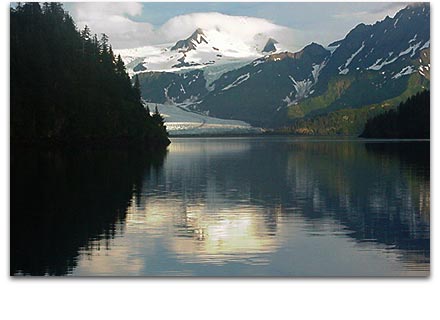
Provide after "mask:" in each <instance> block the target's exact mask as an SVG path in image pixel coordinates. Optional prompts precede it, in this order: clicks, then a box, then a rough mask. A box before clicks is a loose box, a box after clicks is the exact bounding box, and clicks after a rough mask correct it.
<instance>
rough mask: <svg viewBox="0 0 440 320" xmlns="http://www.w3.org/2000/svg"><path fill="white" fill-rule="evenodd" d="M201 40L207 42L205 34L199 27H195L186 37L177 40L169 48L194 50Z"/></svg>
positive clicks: (185, 50)
mask: <svg viewBox="0 0 440 320" xmlns="http://www.w3.org/2000/svg"><path fill="white" fill-rule="evenodd" d="M203 42H204V43H208V40H207V39H206V35H205V33H204V32H203V30H202V29H201V28H197V29H196V30H195V31H194V32H193V33H192V34H191V35H190V36H189V37H188V38H186V39H183V40H179V41H177V42H176V44H175V45H174V46H173V47H172V48H171V50H175V51H179V52H183V53H185V52H188V51H190V50H195V49H196V48H197V45H199V44H201V43H203Z"/></svg>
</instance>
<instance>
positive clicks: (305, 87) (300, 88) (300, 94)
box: [289, 76, 313, 100]
mask: <svg viewBox="0 0 440 320" xmlns="http://www.w3.org/2000/svg"><path fill="white" fill-rule="evenodd" d="M289 79H290V80H291V81H292V83H293V87H294V88H295V90H296V94H295V98H296V99H297V100H299V99H302V98H306V97H307V95H308V94H309V92H310V90H311V89H312V86H313V82H312V81H311V80H310V79H304V80H300V81H296V80H295V79H294V78H293V77H292V76H289Z"/></svg>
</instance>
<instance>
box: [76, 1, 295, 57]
mask: <svg viewBox="0 0 440 320" xmlns="http://www.w3.org/2000/svg"><path fill="white" fill-rule="evenodd" d="M141 13H142V4H140V3H74V4H72V10H71V14H72V16H73V17H74V19H75V21H76V23H77V25H78V27H79V28H83V27H84V25H88V26H89V27H90V28H91V29H92V32H93V33H97V34H100V33H106V34H107V35H108V36H109V38H110V43H111V44H112V45H113V47H114V48H115V49H123V48H124V49H125V48H134V47H139V46H145V45H153V44H163V43H172V42H175V41H177V40H180V39H183V38H186V37H188V36H189V35H190V34H191V33H192V32H194V30H195V29H196V28H202V29H204V30H218V31H221V32H222V33H225V34H228V35H230V36H232V37H231V38H237V39H240V40H241V41H243V42H248V41H249V42H251V41H252V39H255V37H258V36H260V37H261V38H262V39H263V38H264V39H265V40H267V37H269V36H270V37H274V38H275V39H277V40H278V41H279V42H280V43H282V44H284V45H285V46H286V47H287V48H289V49H299V47H298V45H299V44H298V42H295V41H297V40H298V39H299V37H300V35H299V33H298V32H296V31H295V30H293V29H290V28H287V27H283V26H280V25H276V24H274V23H272V22H270V21H268V20H266V19H262V18H254V17H245V16H230V15H225V14H221V13H217V12H207V13H192V14H186V15H180V16H176V17H173V18H171V19H170V20H168V21H167V22H165V23H164V24H163V25H162V26H160V27H159V28H156V29H155V28H153V26H152V25H151V24H150V23H147V22H137V21H134V20H133V19H132V18H133V17H135V16H139V15H141ZM300 42H301V43H302V42H303V41H300Z"/></svg>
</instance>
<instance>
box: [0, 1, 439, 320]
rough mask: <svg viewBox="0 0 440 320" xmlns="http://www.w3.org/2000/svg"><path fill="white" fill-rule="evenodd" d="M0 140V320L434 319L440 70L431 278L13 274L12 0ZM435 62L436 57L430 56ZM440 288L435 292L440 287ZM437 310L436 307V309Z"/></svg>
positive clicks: (5, 37) (5, 17) (5, 36)
mask: <svg viewBox="0 0 440 320" xmlns="http://www.w3.org/2000/svg"><path fill="white" fill-rule="evenodd" d="M436 8H437V4H434V3H431V21H432V29H431V30H432V31H431V38H433V40H432V41H431V44H432V47H431V56H432V57H434V56H435V55H434V53H436V52H438V45H437V40H438V37H437V35H438V34H439V29H438V28H439V25H440V24H439V22H438V20H437V19H436V17H437V14H436V13H437V11H436ZM1 14H2V16H1V18H0V21H2V22H1V24H2V27H1V40H2V42H1V43H2V44H3V47H2V49H1V50H0V52H1V53H0V54H1V57H0V61H1V66H2V68H1V70H2V72H3V76H2V78H1V81H2V85H1V93H2V95H1V96H2V97H3V105H2V107H1V108H0V109H1V116H0V121H1V134H0V144H1V151H2V157H1V158H0V159H1V160H0V161H1V165H0V167H1V177H0V182H1V192H0V195H1V204H2V210H1V214H2V222H3V223H2V224H1V225H2V229H1V230H2V231H3V232H1V233H2V234H1V236H0V239H1V241H2V245H1V248H0V250H1V257H2V258H3V259H2V263H1V264H0V265H1V271H0V275H1V283H0V292H1V297H0V305H1V307H0V314H1V315H2V316H3V317H2V319H40V318H41V319H57V320H58V319H75V320H78V319H83V318H84V319H92V318H96V319H138V318H144V319H145V318H148V319H168V318H169V319H182V318H188V319H189V318H192V319H198V318H202V319H203V318H207V319H222V320H223V319H228V320H229V319H240V318H241V319H276V320H279V319H293V318H294V317H297V318H298V317H299V319H356V320H357V319H368V320H371V319H372V318H377V319H399V320H401V319H432V318H435V315H436V314H437V316H438V306H437V304H438V292H440V290H438V289H439V280H438V274H439V273H438V264H437V263H436V262H437V261H436V259H435V258H436V254H435V250H434V249H436V248H437V244H438V243H436V242H438V241H437V239H438V238H439V237H438V236H436V232H439V230H440V229H439V228H438V223H437V222H438V221H439V219H437V218H436V217H435V215H436V208H437V203H438V201H439V200H438V199H440V188H438V189H437V188H435V185H436V184H437V185H438V183H439V182H440V180H439V177H440V173H439V170H437V169H436V167H435V165H436V164H437V163H438V161H439V160H440V157H439V145H438V141H440V139H439V134H440V131H439V130H438V129H437V124H440V118H439V117H440V116H439V114H440V112H439V111H438V110H437V107H438V106H437V92H438V89H439V88H438V87H437V82H436V81H435V79H437V75H438V69H437V68H436V65H435V60H436V57H435V58H433V60H434V64H433V65H434V67H433V69H432V72H431V77H432V78H434V81H432V80H431V87H432V90H431V92H432V102H431V106H432V107H431V108H432V118H431V119H432V120H431V122H432V126H431V128H432V167H431V168H432V170H431V171H432V189H431V192H432V197H431V199H432V203H431V222H432V223H431V229H432V232H431V239H432V248H431V255H432V257H431V266H432V273H431V274H432V275H431V277H430V278H429V279H424V280H423V279H422V280H417V279H307V278H294V279H218V280H217V279H199V280H197V279H122V280H121V279H119V280H111V279H64V278H63V279H47V280H20V279H18V280H17V279H11V278H10V277H9V3H8V2H6V1H2V6H1ZM431 63H432V61H431ZM436 289H437V290H436ZM436 311H437V312H436Z"/></svg>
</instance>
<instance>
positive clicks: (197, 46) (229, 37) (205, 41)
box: [115, 28, 283, 75]
mask: <svg viewBox="0 0 440 320" xmlns="http://www.w3.org/2000/svg"><path fill="white" fill-rule="evenodd" d="M275 44H277V47H279V48H280V49H279V50H281V49H282V48H283V46H282V45H281V44H279V43H278V42H277V41H276V40H274V39H273V38H271V37H270V36H267V35H264V34H260V33H259V34H255V35H254V36H253V37H252V38H251V39H246V40H244V39H243V38H242V37H238V36H234V34H231V33H230V32H229V33H228V32H223V31H222V30H221V29H218V28H214V29H209V30H203V29H201V28H197V29H196V30H195V31H194V32H193V33H192V34H191V35H189V36H188V37H187V38H185V39H181V40H178V41H177V42H175V43H165V44H161V45H155V46H145V47H140V48H134V49H124V50H116V51H115V52H116V54H120V55H121V57H122V59H123V60H124V62H125V64H126V66H127V70H128V72H129V73H130V74H131V75H133V74H137V73H141V72H148V71H156V72H163V71H167V72H181V71H186V70H194V69H205V68H207V67H211V66H215V67H217V66H226V65H229V64H233V65H237V64H240V63H241V64H242V65H243V64H246V63H249V62H250V61H252V60H254V59H256V58H259V57H262V56H264V55H265V54H267V53H270V52H275V51H277V48H276V47H275ZM226 68H227V66H226Z"/></svg>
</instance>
